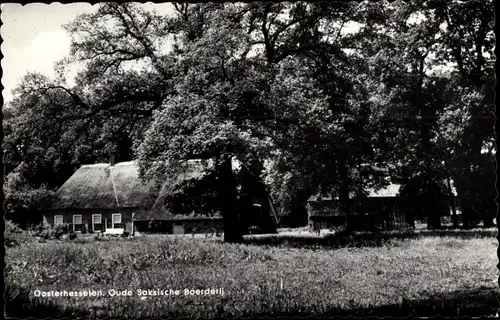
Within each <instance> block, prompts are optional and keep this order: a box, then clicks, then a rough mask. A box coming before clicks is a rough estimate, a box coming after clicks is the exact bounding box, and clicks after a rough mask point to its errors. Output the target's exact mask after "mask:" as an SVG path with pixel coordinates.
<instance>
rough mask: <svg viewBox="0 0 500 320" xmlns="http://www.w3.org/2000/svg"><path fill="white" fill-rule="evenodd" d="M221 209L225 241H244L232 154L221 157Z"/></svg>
mask: <svg viewBox="0 0 500 320" xmlns="http://www.w3.org/2000/svg"><path fill="white" fill-rule="evenodd" d="M219 164H220V177H221V179H220V183H221V190H222V195H221V197H222V198H221V201H222V205H221V209H222V219H223V222H224V242H233V243H234V242H241V241H243V232H242V231H243V230H242V228H241V221H240V214H239V210H238V206H237V203H236V196H237V192H236V184H235V181H234V177H233V168H232V161H231V156H223V157H222V158H221V159H220V163H219Z"/></svg>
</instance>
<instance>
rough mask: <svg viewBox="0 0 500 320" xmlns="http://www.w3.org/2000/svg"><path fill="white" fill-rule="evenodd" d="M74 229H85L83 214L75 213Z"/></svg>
mask: <svg viewBox="0 0 500 320" xmlns="http://www.w3.org/2000/svg"><path fill="white" fill-rule="evenodd" d="M73 231H80V232H81V231H83V221H82V215H81V214H74V215H73Z"/></svg>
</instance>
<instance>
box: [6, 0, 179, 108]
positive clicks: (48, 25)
mask: <svg viewBox="0 0 500 320" xmlns="http://www.w3.org/2000/svg"><path fill="white" fill-rule="evenodd" d="M145 7H146V8H148V9H154V10H156V11H157V12H159V13H167V12H169V11H170V10H171V9H170V7H169V4H153V3H147V4H145ZM1 9H2V13H1V18H2V27H1V28H0V33H1V35H2V38H3V43H2V46H1V49H2V53H3V55H4V57H3V58H2V62H1V63H2V71H3V75H2V84H3V86H4V89H3V91H2V95H3V98H4V102H9V101H11V100H12V93H11V91H12V89H14V88H15V87H16V86H17V84H18V83H19V81H20V79H21V78H22V77H23V76H24V75H25V74H26V73H27V72H40V73H42V74H44V75H47V76H49V77H52V76H54V71H53V67H54V63H55V62H57V61H59V60H61V59H62V58H64V57H65V56H68V55H69V50H70V37H69V35H68V34H66V31H65V30H64V29H63V28H62V25H63V24H66V23H69V22H71V21H73V20H74V19H75V18H76V17H77V16H78V14H81V13H90V12H95V11H96V10H97V6H95V5H91V4H89V3H73V4H61V3H51V4H43V3H30V4H26V5H24V6H23V5H21V4H18V3H2V4H1Z"/></svg>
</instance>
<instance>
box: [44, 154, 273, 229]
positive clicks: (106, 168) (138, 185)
mask: <svg viewBox="0 0 500 320" xmlns="http://www.w3.org/2000/svg"><path fill="white" fill-rule="evenodd" d="M203 174H204V166H203V165H202V164H201V162H200V161H196V160H192V161H189V162H188V166H187V168H185V170H182V171H181V172H180V173H179V175H178V176H177V177H176V178H175V179H172V180H171V181H165V182H164V183H163V184H159V183H156V182H154V181H151V182H148V183H143V182H142V181H141V180H140V179H139V167H138V166H137V165H136V164H135V163H134V162H122V163H116V164H113V163H100V164H91V165H82V166H81V167H80V168H79V169H78V170H77V171H76V172H75V173H74V174H73V175H72V176H71V177H70V178H69V179H68V180H67V181H66V182H65V183H64V184H63V185H62V186H61V187H60V188H59V189H58V190H57V192H56V193H55V196H54V198H53V201H52V202H51V203H50V205H49V206H47V207H46V209H45V210H44V211H45V212H44V223H46V224H50V225H57V224H68V225H69V226H70V228H71V229H73V230H75V231H77V232H99V231H101V232H107V233H122V232H123V231H125V230H126V231H128V232H130V233H131V234H132V233H136V232H167V233H190V232H208V231H214V230H217V231H222V228H223V222H222V217H221V216H220V215H219V214H217V213H215V214H214V215H213V216H207V215H204V214H200V213H196V212H192V213H190V214H176V213H173V212H170V211H169V210H167V209H166V207H165V205H164V204H165V199H166V197H167V196H168V195H170V194H172V192H174V189H175V186H177V185H178V184H179V183H180V182H182V181H184V180H186V179H190V178H199V177H201V176H202V175H203ZM263 194H265V195H267V193H266V192H265V190H263V192H261V193H260V194H259V195H256V196H255V197H254V199H253V201H254V202H255V203H254V205H255V206H256V207H258V208H259V210H260V212H261V214H263V215H264V216H267V217H270V218H272V219H274V220H275V219H276V215H275V212H274V208H273V205H272V202H271V200H270V198H269V197H268V196H266V197H263V196H262V195H263ZM273 227H274V228H275V226H273Z"/></svg>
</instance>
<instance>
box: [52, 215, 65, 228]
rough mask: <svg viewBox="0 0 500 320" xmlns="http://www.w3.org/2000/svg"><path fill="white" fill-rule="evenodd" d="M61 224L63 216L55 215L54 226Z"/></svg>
mask: <svg viewBox="0 0 500 320" xmlns="http://www.w3.org/2000/svg"><path fill="white" fill-rule="evenodd" d="M63 223H64V221H63V216H62V215H56V216H54V225H55V226H57V225H61V224H63Z"/></svg>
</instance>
